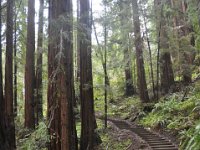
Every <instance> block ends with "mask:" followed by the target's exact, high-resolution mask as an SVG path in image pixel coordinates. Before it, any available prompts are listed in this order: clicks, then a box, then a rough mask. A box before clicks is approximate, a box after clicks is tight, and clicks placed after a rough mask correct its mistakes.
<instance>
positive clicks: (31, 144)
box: [18, 122, 49, 150]
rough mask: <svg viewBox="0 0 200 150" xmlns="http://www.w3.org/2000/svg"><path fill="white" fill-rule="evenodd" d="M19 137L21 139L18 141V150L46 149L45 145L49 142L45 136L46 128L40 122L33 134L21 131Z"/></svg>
mask: <svg viewBox="0 0 200 150" xmlns="http://www.w3.org/2000/svg"><path fill="white" fill-rule="evenodd" d="M20 132H21V135H22V136H23V138H20V139H19V143H18V149H20V150H43V149H46V144H47V142H48V141H49V135H48V134H47V126H46V124H45V123H44V122H41V123H40V124H39V125H38V126H37V127H36V130H35V131H34V132H31V131H28V130H26V129H22V130H21V131H20Z"/></svg>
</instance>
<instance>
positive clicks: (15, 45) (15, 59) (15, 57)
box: [13, 1, 18, 116]
mask: <svg viewBox="0 0 200 150" xmlns="http://www.w3.org/2000/svg"><path fill="white" fill-rule="evenodd" d="M17 14H18V13H17V2H16V1H15V25H14V97H13V98H14V114H15V116H17Z"/></svg>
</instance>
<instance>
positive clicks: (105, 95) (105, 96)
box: [103, 2, 109, 128]
mask: <svg viewBox="0 0 200 150" xmlns="http://www.w3.org/2000/svg"><path fill="white" fill-rule="evenodd" d="M104 13H105V16H104V18H105V19H106V15H107V6H106V2H104ZM104 22H105V23H104V63H103V66H104V68H105V69H104V109H105V114H104V115H105V128H107V119H108V116H107V115H108V114H107V112H108V99H107V95H108V92H107V89H108V84H109V83H108V73H107V36H108V32H107V24H106V20H105V21H104Z"/></svg>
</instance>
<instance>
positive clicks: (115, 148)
mask: <svg viewBox="0 0 200 150" xmlns="http://www.w3.org/2000/svg"><path fill="white" fill-rule="evenodd" d="M97 124H98V133H99V134H100V136H101V140H102V144H101V145H100V146H98V148H97V150H105V149H106V150H123V149H125V148H126V147H128V146H129V145H130V144H131V143H132V141H131V139H129V138H127V137H126V138H120V135H118V134H119V133H117V132H114V131H113V129H112V127H111V126H110V125H109V126H108V128H107V129H106V130H105V129H104V126H103V123H102V121H101V120H97Z"/></svg>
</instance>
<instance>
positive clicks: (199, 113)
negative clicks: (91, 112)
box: [95, 81, 200, 150]
mask: <svg viewBox="0 0 200 150" xmlns="http://www.w3.org/2000/svg"><path fill="white" fill-rule="evenodd" d="M186 91H187V93H186ZM103 104H104V103H103V100H102V101H95V106H96V108H95V109H96V112H97V114H98V116H101V117H103V114H102V112H103V110H102V109H103V108H104V106H103ZM108 106H109V107H108V116H109V117H111V118H120V119H122V120H127V121H129V122H131V123H134V124H139V125H142V126H144V127H145V128H148V129H150V130H151V131H152V132H155V133H157V134H160V135H162V136H164V137H166V138H167V139H170V140H171V141H173V144H174V145H178V146H179V149H180V150H187V149H189V148H190V147H198V148H200V140H199V139H200V136H199V133H200V81H197V82H195V83H193V84H191V85H189V86H187V87H185V86H183V87H181V90H179V91H178V92H176V93H170V94H168V95H165V96H163V97H162V98H161V99H160V100H159V102H157V103H156V102H155V103H149V104H145V105H143V104H141V103H140V101H139V99H138V97H137V96H134V97H128V98H125V97H123V96H122V97H118V98H117V99H115V100H112V101H110V102H109V105H108ZM146 106H150V107H152V109H151V110H148V111H144V107H146ZM100 112H101V113H100ZM101 124H102V123H101ZM109 124H110V123H109ZM102 126H103V124H102ZM114 129H115V127H113V125H110V126H109V128H108V129H107V134H109V135H111V136H110V137H109V138H107V139H106V140H104V135H105V134H104V133H101V132H100V135H101V137H102V139H103V143H102V145H103V146H100V147H103V149H105V150H107V149H110V150H112V149H116V150H118V149H117V148H115V147H112V145H115V144H116V143H117V144H119V141H118V140H115V139H118V138H119V139H123V138H121V137H120V136H121V135H122V136H124V130H114ZM126 132H127V131H125V134H126ZM110 133H111V134H110ZM122 133H123V134H122ZM107 134H106V135H107ZM125 137H127V138H128V137H130V136H129V134H127V136H125ZM133 137H135V135H133ZM112 139H114V140H112ZM130 140H131V141H132V142H133V143H134V144H135V143H140V139H139V140H138V141H137V142H135V140H137V138H133V139H131V138H128V139H125V140H124V141H121V145H123V143H126V142H127V141H129V142H127V143H129V144H125V145H123V146H121V147H120V148H119V149H120V150H126V149H129V146H130V145H131V143H132V142H130ZM114 143H115V144H114ZM109 144H110V145H109ZM106 145H108V146H106ZM139 146H140V145H139ZM141 146H143V143H142V144H141ZM130 147H131V146H130ZM131 148H132V147H131ZM198 148H197V149H195V148H194V149H193V150H198ZM132 149H134V148H132ZM136 149H137V148H136Z"/></svg>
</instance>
